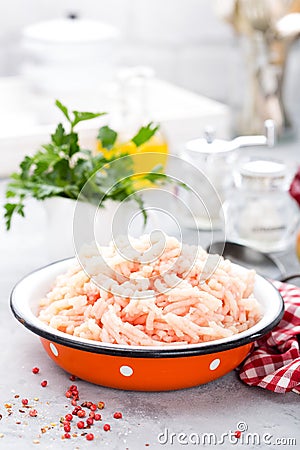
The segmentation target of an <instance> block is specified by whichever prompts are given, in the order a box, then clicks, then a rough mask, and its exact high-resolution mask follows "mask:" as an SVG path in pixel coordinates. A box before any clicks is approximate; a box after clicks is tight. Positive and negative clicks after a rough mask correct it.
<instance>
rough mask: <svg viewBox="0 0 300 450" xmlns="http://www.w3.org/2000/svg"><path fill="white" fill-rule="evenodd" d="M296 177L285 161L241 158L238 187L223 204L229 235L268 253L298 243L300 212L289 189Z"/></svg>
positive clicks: (232, 238)
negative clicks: (296, 236) (293, 178)
mask: <svg viewBox="0 0 300 450" xmlns="http://www.w3.org/2000/svg"><path fill="white" fill-rule="evenodd" d="M292 176H293V173H292V171H291V170H289V168H288V167H287V166H286V164H285V163H284V162H282V161H278V160H274V159H257V158H256V159H254V158H252V159H248V160H246V161H245V160H244V161H241V163H240V164H239V166H238V168H237V170H236V173H235V175H234V180H235V187H236V189H235V191H234V192H233V193H232V195H231V196H230V198H229V199H228V200H227V201H226V202H225V203H224V205H223V210H224V214H225V232H226V238H227V239H228V240H230V241H234V242H237V243H240V244H244V245H248V246H250V247H252V248H255V249H257V250H260V251H262V252H266V253H267V252H277V251H283V250H285V249H286V248H288V247H289V245H290V244H292V243H294V242H295V235H296V232H297V230H298V227H299V223H300V212H299V207H298V204H297V202H296V201H295V200H294V199H293V198H292V197H291V196H290V194H289V192H288V190H289V186H290V183H291V179H292Z"/></svg>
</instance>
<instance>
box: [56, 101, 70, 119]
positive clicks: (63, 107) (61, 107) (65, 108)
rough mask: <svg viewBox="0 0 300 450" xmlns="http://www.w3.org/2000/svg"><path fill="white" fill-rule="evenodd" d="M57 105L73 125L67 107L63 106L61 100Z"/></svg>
mask: <svg viewBox="0 0 300 450" xmlns="http://www.w3.org/2000/svg"><path fill="white" fill-rule="evenodd" d="M55 105H56V106H57V107H58V108H59V109H60V110H61V112H62V113H63V115H64V116H65V117H66V118H67V120H68V122H70V123H71V119H70V116H69V111H68V108H67V107H66V106H65V105H63V104H62V103H61V102H60V101H59V100H55Z"/></svg>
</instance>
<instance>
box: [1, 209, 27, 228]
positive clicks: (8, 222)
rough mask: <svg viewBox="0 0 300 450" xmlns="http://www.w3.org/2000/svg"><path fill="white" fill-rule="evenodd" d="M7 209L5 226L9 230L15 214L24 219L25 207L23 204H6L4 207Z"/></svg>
mask: <svg viewBox="0 0 300 450" xmlns="http://www.w3.org/2000/svg"><path fill="white" fill-rule="evenodd" d="M4 209H5V214H4V218H5V225H6V229H7V230H9V229H10V227H11V219H12V216H13V214H14V213H17V214H19V215H20V216H22V217H24V216H25V214H24V205H23V204H22V203H6V205H4Z"/></svg>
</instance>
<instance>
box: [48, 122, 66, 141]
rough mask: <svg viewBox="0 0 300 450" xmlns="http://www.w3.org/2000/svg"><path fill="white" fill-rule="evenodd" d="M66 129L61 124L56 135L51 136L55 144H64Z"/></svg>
mask: <svg viewBox="0 0 300 450" xmlns="http://www.w3.org/2000/svg"><path fill="white" fill-rule="evenodd" d="M64 136H65V129H64V127H63V126H62V124H61V123H59V124H58V125H57V127H56V130H55V133H54V134H51V140H52V142H53V144H55V145H57V146H59V145H62V144H63V143H64Z"/></svg>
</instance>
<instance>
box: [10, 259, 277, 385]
mask: <svg viewBox="0 0 300 450" xmlns="http://www.w3.org/2000/svg"><path fill="white" fill-rule="evenodd" d="M72 264H74V259H73V258H72V259H67V260H63V261H58V262H55V263H53V264H50V265H48V266H46V267H43V268H41V269H39V270H37V271H35V272H33V273H31V274H29V275H28V276H26V277H25V278H23V279H22V280H21V281H20V282H19V283H18V284H17V285H16V286H15V287H14V289H13V291H12V294H11V302H10V305H11V309H12V311H13V314H14V315H15V317H16V318H17V319H18V320H19V322H21V323H22V325H24V326H25V327H27V328H28V329H30V330H31V331H33V332H34V333H35V334H37V335H38V336H40V338H41V341H42V344H43V346H44V348H45V350H46V352H47V353H48V355H49V356H50V358H52V359H53V361H54V362H55V363H56V364H58V365H59V366H60V367H62V368H63V369H64V370H66V371H67V372H69V373H72V374H74V375H76V376H77V377H79V378H81V379H83V380H86V381H89V382H91V383H95V384H99V385H102V386H107V387H112V388H117V389H125V390H138V391H167V390H173V389H182V388H188V387H192V386H197V385H200V384H204V383H208V382H209V381H212V380H215V379H216V378H219V377H221V376H223V375H225V374H226V373H228V372H230V371H231V370H233V369H235V368H236V367H237V366H238V365H239V364H240V363H241V362H242V361H243V359H244V358H245V357H246V356H247V354H248V353H249V351H250V350H251V347H252V345H253V342H254V341H255V340H257V339H258V338H260V337H262V336H263V335H265V334H267V333H268V332H269V331H271V330H272V329H273V328H274V327H275V326H276V325H277V324H278V323H279V321H280V320H281V318H282V315H283V300H282V298H281V295H280V294H279V292H278V290H277V289H276V288H275V287H274V286H273V285H272V284H271V283H270V282H269V281H267V280H266V279H264V278H263V277H261V276H259V275H257V276H256V280H255V287H254V294H255V296H256V298H257V299H258V301H259V302H260V304H261V306H262V311H263V315H262V318H261V320H260V321H259V322H258V323H257V324H256V325H255V326H253V327H252V328H250V329H249V330H246V331H243V332H241V333H239V334H237V335H234V336H231V337H230V338H224V339H219V340H215V341H211V342H205V343H201V344H190V345H165V346H163V347H162V346H151V347H150V346H149V347H148V346H147V347H143V346H128V345H127V346H125V345H117V344H106V343H103V342H96V341H92V340H88V339H82V338H78V337H76V336H70V335H68V334H66V333H63V332H60V331H57V330H55V329H53V328H51V327H49V326H48V325H45V324H44V323H42V322H41V321H40V320H39V319H38V318H37V317H36V314H37V310H38V302H39V300H40V299H41V298H42V297H43V296H45V294H46V293H47V292H48V291H49V290H50V288H51V286H52V284H53V282H54V280H55V278H56V277H57V276H58V275H60V274H62V273H64V272H66V271H67V269H68V268H69V267H70V266H71V265H72Z"/></svg>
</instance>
